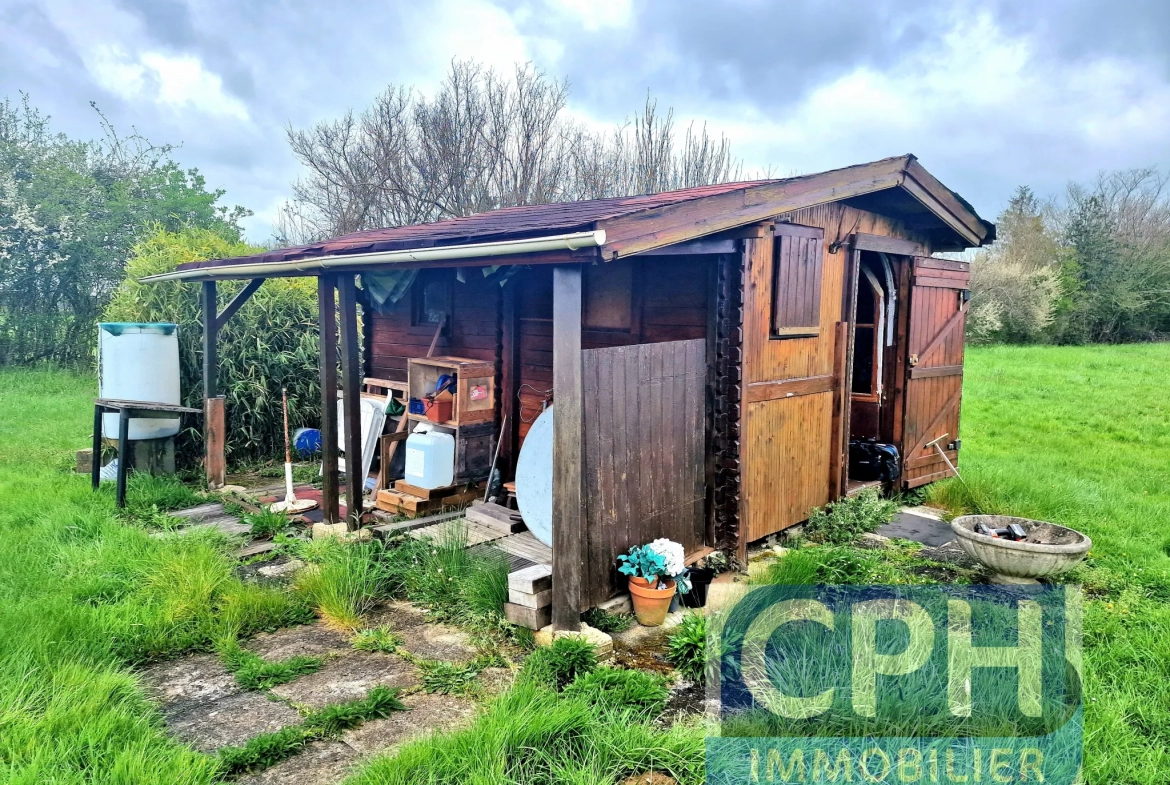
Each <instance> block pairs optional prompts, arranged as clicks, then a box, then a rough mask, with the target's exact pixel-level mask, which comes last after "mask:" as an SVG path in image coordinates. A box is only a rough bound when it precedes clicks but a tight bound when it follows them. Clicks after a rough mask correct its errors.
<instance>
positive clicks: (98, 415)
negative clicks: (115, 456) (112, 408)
mask: <svg viewBox="0 0 1170 785" xmlns="http://www.w3.org/2000/svg"><path fill="white" fill-rule="evenodd" d="M103 415H104V412H103V411H102V407H100V406H98V405H97V404H94V407H93V454H92V455H90V456H89V458H90V467H89V479H90V482H91V483H92V485H93V490H95V491H96V490H97V489H98V486H99V485H100V484H101V481H102V474H101V472H102V420H103V419H105V418H104V416H103Z"/></svg>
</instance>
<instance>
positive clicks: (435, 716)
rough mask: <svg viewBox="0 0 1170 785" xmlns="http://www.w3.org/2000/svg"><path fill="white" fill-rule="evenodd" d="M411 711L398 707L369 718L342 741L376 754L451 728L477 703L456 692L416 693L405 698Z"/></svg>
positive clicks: (465, 718) (469, 715)
mask: <svg viewBox="0 0 1170 785" xmlns="http://www.w3.org/2000/svg"><path fill="white" fill-rule="evenodd" d="M402 702H403V703H405V704H406V705H407V707H408V708H409V709H410V710H409V711H396V712H394V713H393V714H391V715H390V716H389V717H386V718H385V719H381V720H373V721H371V722H367V723H365V724H364V725H362V726H361V727H359V728H354V729H353V730H349V731H346V732H345V733H344V734H343V735H342V741H344V742H345V743H346V744H348V745H349V746H350V747H351V748H353V749H354V750H355V751H356V752H358V753H359V754H360V755H363V756H365V755H373V754H374V753H377V752H384V751H386V750H388V749H390V748H391V747H397V746H399V745H401V744H404V743H406V742H408V741H411V740H413V739H417V738H420V737H422V736H425V735H427V734H429V733H431V732H433V731H436V730H451V729H452V728H455V727H458V726H460V725H462V724H465V723H467V722H469V721H470V720H471V718H472V716H473V715H474V714H475V704H474V703H473V702H472V701H471V700H470V699H468V698H461V697H458V696H454V695H427V694H426V693H416V694H414V695H407V696H406V697H404V698H403V699H402Z"/></svg>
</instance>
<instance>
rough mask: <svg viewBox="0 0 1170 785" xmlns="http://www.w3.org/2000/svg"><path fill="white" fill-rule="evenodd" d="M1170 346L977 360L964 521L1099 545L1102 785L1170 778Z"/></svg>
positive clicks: (1096, 690) (1090, 677) (967, 414)
mask: <svg viewBox="0 0 1170 785" xmlns="http://www.w3.org/2000/svg"><path fill="white" fill-rule="evenodd" d="M1168 383H1170V344H1165V343H1163V344H1146V345H1136V346H1110V347H1103V346H1097V347H993V348H979V349H973V350H970V351H969V352H968V356H967V371H966V381H965V384H966V386H965V389H964V393H963V413H962V414H963V422H962V437H963V451H962V455H961V467H960V468H961V470H962V472H963V476H964V478H965V479H966V481H967V484H968V485H969V486H970V490H969V491H968V490H967V489H965V488H964V487H963V486H962V485H960V484H959V483H957V482H955V481H953V480H952V481H949V482H947V483H940V484H938V485H935V486H933V487H932V488H931V491H930V497H931V500H932V501H933V502H935V503H940V504H942V505H944V506H947V507H950V508H951V509H953V510H954V511H956V512H959V511H981V512H986V513H1007V514H1013V515H1022V516H1025V517H1031V518H1039V519H1042V520H1049V521H1053V522H1056V523H1060V524H1064V525H1066V526H1071V527H1073V528H1076V529H1079V530H1080V531H1083V532H1085V533H1086V534H1088V535H1089V536H1090V537H1091V538H1092V539H1093V548H1092V550H1091V552H1090V557H1089V559H1088V562H1087V565H1086V566H1085V567H1083V568H1081V569H1078V570H1077V571H1076V572H1075V573H1073V574H1072V575H1071V576H1070V578H1071V579H1072V580H1075V581H1077V582H1080V583H1082V584H1083V585H1084V586H1085V591H1086V598H1087V602H1086V607H1085V665H1086V673H1087V675H1086V708H1085V723H1086V727H1085V739H1086V750H1085V769H1086V775H1087V781H1088V782H1090V783H1110V784H1111V785H1113V784H1115V783H1150V784H1151V785H1152V784H1153V783H1165V782H1170V396H1168V395H1167V385H1168Z"/></svg>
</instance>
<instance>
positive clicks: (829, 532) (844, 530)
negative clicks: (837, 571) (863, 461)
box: [804, 489, 898, 545]
mask: <svg viewBox="0 0 1170 785" xmlns="http://www.w3.org/2000/svg"><path fill="white" fill-rule="evenodd" d="M897 512H898V505H897V503H895V502H893V501H890V500H889V499H883V498H882V497H881V496H880V495H879V494H878V492H877V491H875V490H873V489H868V490H864V491H862V492H861V493H859V494H857V495H856V496H850V497H847V498H844V499H839V500H838V501H835V502H830V503H829V504H827V505H825V506H824V507H822V508H820V509H817V510H813V512H812V514H811V515H809V517H808V523H807V524H805V527H804V534H805V536H806V537H808V538H809V539H810V540H813V541H816V542H825V543H830V544H836V545H840V544H844V543H848V542H852V541H853V540H855V539H857V537H858V535H860V534H865V533H866V532H872V531H877V529H878V528H879V527H881V526H882V525H884V524H886V523H889V522H890V521H891V520H892V519H893V517H894V514H895V513H897Z"/></svg>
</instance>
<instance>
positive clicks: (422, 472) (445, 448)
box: [404, 423, 455, 490]
mask: <svg viewBox="0 0 1170 785" xmlns="http://www.w3.org/2000/svg"><path fill="white" fill-rule="evenodd" d="M404 479H405V480H406V482H408V483H410V484H411V485H417V486H418V487H420V488H426V489H427V490H430V489H432V488H446V487H447V486H448V485H450V484H451V483H452V482H454V480H455V437H454V436H452V435H451V434H449V433H446V432H444V431H441V430H438V429H436V428H435V427H434V426H433V425H431V424H429V423H419V425H418V427H417V428H415V429H414V433H412V434H410V436H409V437H407V439H406V476H405V478H404Z"/></svg>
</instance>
